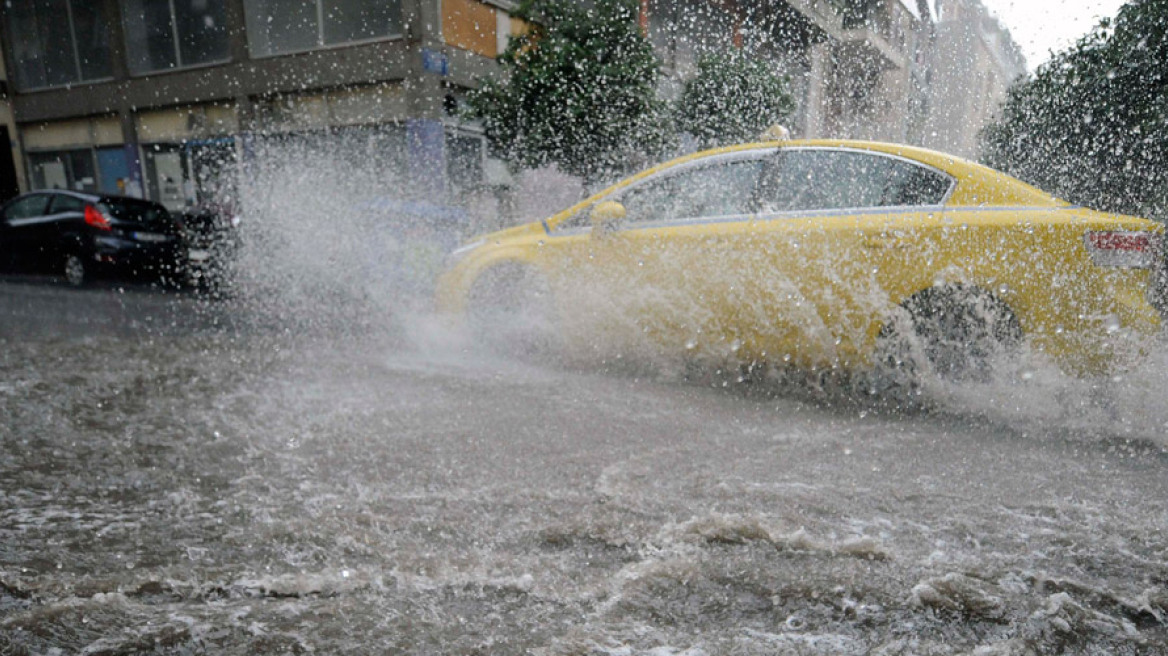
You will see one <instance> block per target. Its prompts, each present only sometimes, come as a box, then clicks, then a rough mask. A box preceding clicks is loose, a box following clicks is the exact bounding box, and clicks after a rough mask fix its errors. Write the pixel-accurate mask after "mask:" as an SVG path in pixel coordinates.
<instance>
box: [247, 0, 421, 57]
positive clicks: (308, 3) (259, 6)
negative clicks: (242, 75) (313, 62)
mask: <svg viewBox="0 0 1168 656" xmlns="http://www.w3.org/2000/svg"><path fill="white" fill-rule="evenodd" d="M244 8H245V11H246V12H247V35H248V42H249V46H250V48H251V54H252V55H254V56H257V57H263V56H267V55H279V54H283V53H288V52H298V51H303V50H311V49H313V48H320V47H323V46H330V45H336V44H340V43H351V42H354V41H367V40H371V39H383V38H388V37H394V36H401V34H402V16H401V0H244Z"/></svg>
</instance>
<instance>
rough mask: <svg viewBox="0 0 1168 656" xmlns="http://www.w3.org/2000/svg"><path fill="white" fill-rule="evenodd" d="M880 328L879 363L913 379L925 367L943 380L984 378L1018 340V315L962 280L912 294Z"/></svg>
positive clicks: (1012, 349)
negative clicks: (961, 283) (959, 282)
mask: <svg viewBox="0 0 1168 656" xmlns="http://www.w3.org/2000/svg"><path fill="white" fill-rule="evenodd" d="M902 309H903V312H902V313H901V314H900V315H899V316H898V317H896V318H894V319H893V320H892V321H890V322H889V323H888V324H887V325H886V326H885V329H884V331H882V332H881V336H880V341H879V344H878V351H877V360H878V364H879V365H880V366H882V367H884V368H885V369H889V368H897V369H899V370H900V375H901V376H902V377H903V376H906V375H907V376H910V377H912V378H917V377H918V376H919V374H920V373H921V370H922V369H923V368H924V367H925V366H927V368H928V370H929V371H931V372H932V373H933V374H934V375H936V376H937V377H938V378H941V379H942V380H948V381H975V382H986V381H988V380H989V379H990V377H991V375H992V373H993V367H994V365H995V363H998V362H1001V361H1002V360H1003V358H1005V357H1008V356H1010V355H1011V354H1013V353H1015V352H1016V351H1017V350H1018V348H1019V347H1020V346H1021V343H1022V326H1021V324H1020V323H1019V322H1018V318H1017V316H1016V315H1015V314H1014V313H1013V311H1011V310H1010V308H1009V306H1007V305H1006V304H1005V303H1003V302H1002V301H1001V300H1000V299H998V298H997V297H995V296H994V295H992V294H990V293H988V292H986V291H984V290H981V289H978V288H976V287H969V286H964V285H952V286H945V287H934V288H930V289H927V290H925V291H923V292H920V293H919V294H916V295H915V296H913V297H912V298H910V299H909V300H908V301H906V302H905V303H904V305H903V308H902Z"/></svg>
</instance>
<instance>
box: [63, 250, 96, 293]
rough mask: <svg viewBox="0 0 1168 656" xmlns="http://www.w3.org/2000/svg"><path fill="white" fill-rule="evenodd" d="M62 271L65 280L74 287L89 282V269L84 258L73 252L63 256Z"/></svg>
mask: <svg viewBox="0 0 1168 656" xmlns="http://www.w3.org/2000/svg"><path fill="white" fill-rule="evenodd" d="M62 273H64V274H65V281H66V282H68V283H69V284H70V285H73V286H74V287H80V286H82V285H84V284H85V283H87V282H89V270H88V268H87V267H86V266H85V260H84V259H82V257H81V256H80V255H77V254H75V253H70V254H68V255H66V256H65V260H64V266H63V267H62Z"/></svg>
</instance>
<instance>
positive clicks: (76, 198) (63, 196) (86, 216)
mask: <svg viewBox="0 0 1168 656" xmlns="http://www.w3.org/2000/svg"><path fill="white" fill-rule="evenodd" d="M186 260H187V246H186V242H185V240H184V238H183V233H182V225H181V224H180V223H179V222H178V221H177V220H175V219H174V218H173V217H172V216H171V215H170V213H169V212H167V211H166V208H165V207H163V206H162V205H159V204H158V203H153V202H150V201H145V200H139V199H137V198H127V197H122V196H106V195H99V194H86V193H77V192H72V191H61V190H52V191H34V192H31V193H27V194H23V195H21V196H17V197H16V198H14V199H12V200H10V201H9V202H8V203H6V204H5V205H4V206H3V208H0V264H3V265H6V267H7V268H9V269H10V270H15V271H38V272H52V273H57V274H60V275H61V276H63V277H64V278H65V280H66V281H68V282H69V284H71V285H82V284H85V283H86V282H89V281H90V280H92V279H93V278H96V277H101V276H133V277H138V278H150V279H154V280H165V281H172V282H179V281H181V280H182V277H183V276H184V275H185V273H184V272H185V268H186Z"/></svg>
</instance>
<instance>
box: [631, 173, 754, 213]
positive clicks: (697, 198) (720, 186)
mask: <svg viewBox="0 0 1168 656" xmlns="http://www.w3.org/2000/svg"><path fill="white" fill-rule="evenodd" d="M763 165H764V164H763V160H761V159H747V160H737V161H730V162H718V163H714V164H709V165H706V166H700V167H696V168H691V169H686V170H684V171H681V172H678V173H676V174H674V175H666V176H663V177H661V178H658V179H656V180H652V181H650V182H646V183H645V184H642V185H640V186H638V187H636V188H634V189H631V190H629V191H628V192H626V193H624V194H623V195H622V196H621V197H620V198H619V199H618V200H619V201H620V202H621V203H622V204H623V205H624V206H625V212H626V219H625V222H626V223H629V224H636V223H648V222H652V221H668V220H672V219H692V218H706V217H710V218H712V217H719V216H734V215H739V214H748V213H750V212H751V211H752V202H753V200H752V199H753V197H754V189H755V187H756V186H757V184H758V180H759V177H760V176H761V174H762V169H763Z"/></svg>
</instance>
